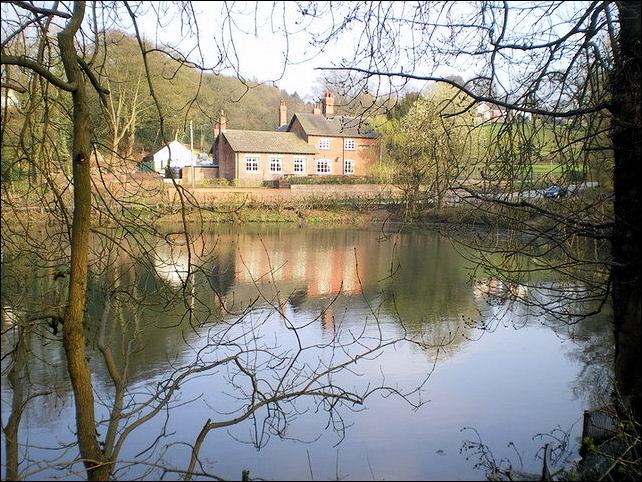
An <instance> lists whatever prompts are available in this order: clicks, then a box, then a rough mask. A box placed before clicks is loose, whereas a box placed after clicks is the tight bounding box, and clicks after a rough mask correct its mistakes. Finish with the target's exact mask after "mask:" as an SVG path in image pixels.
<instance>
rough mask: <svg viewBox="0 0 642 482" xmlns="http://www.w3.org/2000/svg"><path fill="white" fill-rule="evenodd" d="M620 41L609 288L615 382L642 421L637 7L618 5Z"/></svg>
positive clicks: (615, 92) (615, 94) (615, 78)
mask: <svg viewBox="0 0 642 482" xmlns="http://www.w3.org/2000/svg"><path fill="white" fill-rule="evenodd" d="M617 6H618V8H619V19H620V36H619V39H618V45H617V48H616V52H617V53H618V55H619V58H617V57H616V61H615V68H614V71H613V75H612V78H611V93H612V115H613V129H614V132H613V145H614V158H615V168H614V174H613V176H614V188H615V189H614V190H615V203H614V210H615V227H614V231H613V268H612V270H611V281H612V286H613V309H614V334H615V379H616V383H617V388H618V390H619V392H620V395H621V396H622V401H623V402H624V405H625V407H626V408H630V409H632V410H633V411H634V415H635V416H636V418H637V419H638V420H639V419H640V408H639V407H640V405H641V402H642V400H641V399H640V398H641V392H642V386H641V384H640V369H641V367H642V359H641V357H640V354H641V353H642V351H641V350H640V346H639V341H640V326H641V323H640V318H641V312H640V303H641V293H640V291H641V290H642V280H641V279H640V278H641V276H640V275H641V273H640V271H641V270H640V251H639V250H640V243H641V240H640V228H641V226H642V219H641V216H640V179H639V177H638V176H637V175H636V174H637V172H638V170H639V163H640V160H641V159H642V151H641V149H640V132H641V129H642V127H641V122H640V116H641V112H640V87H641V84H640V62H641V56H640V2H639V1H638V2H618V4H617Z"/></svg>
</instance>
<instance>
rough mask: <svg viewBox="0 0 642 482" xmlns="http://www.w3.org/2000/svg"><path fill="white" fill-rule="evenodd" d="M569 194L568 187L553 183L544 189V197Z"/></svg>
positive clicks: (558, 196) (559, 196) (557, 196)
mask: <svg viewBox="0 0 642 482" xmlns="http://www.w3.org/2000/svg"><path fill="white" fill-rule="evenodd" d="M567 195H568V188H565V187H564V186H556V185H553V186H551V187H549V188H548V189H546V190H545V191H544V197H550V198H554V199H555V198H562V197H566V196H567Z"/></svg>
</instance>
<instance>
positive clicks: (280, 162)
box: [270, 157, 283, 174]
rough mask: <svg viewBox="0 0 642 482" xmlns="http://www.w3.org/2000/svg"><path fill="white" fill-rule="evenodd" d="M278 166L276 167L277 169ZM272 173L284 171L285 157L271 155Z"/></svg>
mask: <svg viewBox="0 0 642 482" xmlns="http://www.w3.org/2000/svg"><path fill="white" fill-rule="evenodd" d="M275 167H276V169H275ZM270 173H272V174H282V173H283V158H282V157H270Z"/></svg>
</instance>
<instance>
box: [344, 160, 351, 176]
mask: <svg viewBox="0 0 642 482" xmlns="http://www.w3.org/2000/svg"><path fill="white" fill-rule="evenodd" d="M343 173H344V174H354V161H353V160H351V159H346V160H345V161H344V162H343Z"/></svg>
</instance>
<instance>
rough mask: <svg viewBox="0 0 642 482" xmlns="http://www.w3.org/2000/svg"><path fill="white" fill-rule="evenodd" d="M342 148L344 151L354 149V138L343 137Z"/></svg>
mask: <svg viewBox="0 0 642 482" xmlns="http://www.w3.org/2000/svg"><path fill="white" fill-rule="evenodd" d="M343 148H344V149H345V150H346V151H354V148H355V143H354V139H344V140H343Z"/></svg>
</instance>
